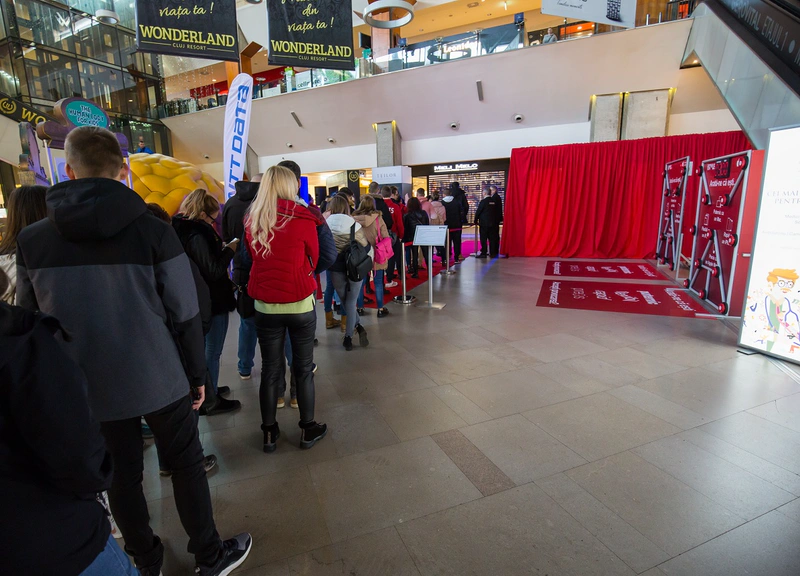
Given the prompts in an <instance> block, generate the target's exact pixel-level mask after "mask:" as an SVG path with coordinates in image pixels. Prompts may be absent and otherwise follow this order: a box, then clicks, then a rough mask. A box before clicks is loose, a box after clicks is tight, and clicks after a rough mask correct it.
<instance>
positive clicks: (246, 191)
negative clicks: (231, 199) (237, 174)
mask: <svg viewBox="0 0 800 576" xmlns="http://www.w3.org/2000/svg"><path fill="white" fill-rule="evenodd" d="M260 186H261V183H260V182H242V181H239V182H237V183H236V199H237V200H241V201H242V202H247V203H250V202H252V201H253V198H255V197H256V194H258V188H259V187H260Z"/></svg>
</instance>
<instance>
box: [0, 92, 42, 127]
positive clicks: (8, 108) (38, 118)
mask: <svg viewBox="0 0 800 576" xmlns="http://www.w3.org/2000/svg"><path fill="white" fill-rule="evenodd" d="M0 114H2V115H3V116H5V117H6V118H10V119H11V120H13V121H14V122H30V123H31V124H33V125H34V126H36V125H37V124H38V123H39V122H44V121H46V120H51V117H50V116H48V115H47V114H42V113H41V112H40V111H39V110H37V109H36V108H33V107H32V106H29V105H28V104H25V103H23V102H20V101H19V100H16V99H14V98H12V97H11V96H9V95H8V94H5V93H3V92H0Z"/></svg>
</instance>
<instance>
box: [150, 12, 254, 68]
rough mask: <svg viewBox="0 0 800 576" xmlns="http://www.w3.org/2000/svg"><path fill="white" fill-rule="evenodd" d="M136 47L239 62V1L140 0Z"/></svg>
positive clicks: (178, 54) (172, 53)
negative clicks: (237, 18)
mask: <svg viewBox="0 0 800 576" xmlns="http://www.w3.org/2000/svg"><path fill="white" fill-rule="evenodd" d="M136 48H137V49H138V50H141V51H143V52H157V53H159V54H171V55H176V56H191V57H193V58H210V59H213V60H232V61H237V62H238V60H239V42H238V33H237V28H236V0H188V1H186V0H139V1H138V2H136Z"/></svg>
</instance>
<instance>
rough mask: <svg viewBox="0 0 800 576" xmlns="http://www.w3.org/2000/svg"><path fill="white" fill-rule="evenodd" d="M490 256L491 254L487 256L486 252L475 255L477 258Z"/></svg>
mask: <svg viewBox="0 0 800 576" xmlns="http://www.w3.org/2000/svg"><path fill="white" fill-rule="evenodd" d="M488 257H489V256H487V255H486V254H478V255H477V256H475V258H488Z"/></svg>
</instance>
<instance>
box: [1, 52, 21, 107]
mask: <svg viewBox="0 0 800 576" xmlns="http://www.w3.org/2000/svg"><path fill="white" fill-rule="evenodd" d="M8 49H9V45H8V44H4V45H0V91H2V92H5V93H6V94H8V95H10V96H17V95H18V94H19V81H18V80H17V77H16V76H15V75H14V68H13V66H12V64H11V55H10V54H9V52H8Z"/></svg>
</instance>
